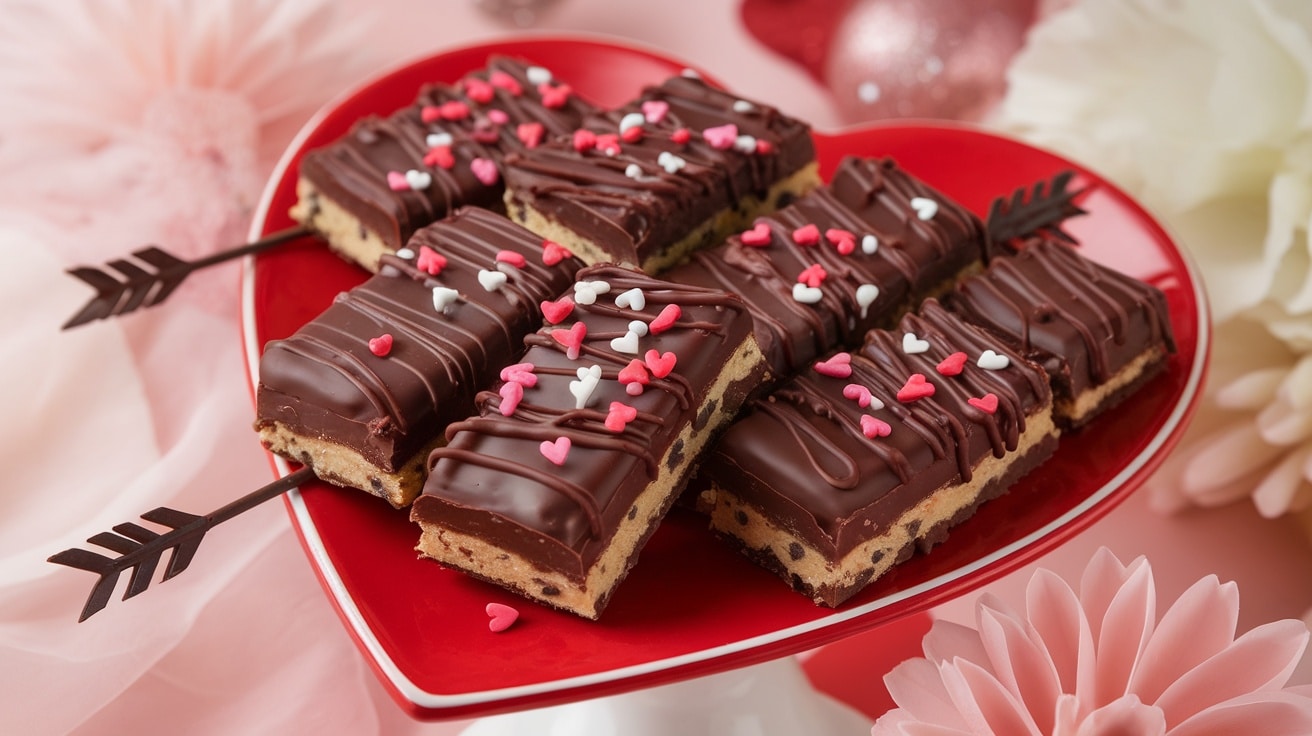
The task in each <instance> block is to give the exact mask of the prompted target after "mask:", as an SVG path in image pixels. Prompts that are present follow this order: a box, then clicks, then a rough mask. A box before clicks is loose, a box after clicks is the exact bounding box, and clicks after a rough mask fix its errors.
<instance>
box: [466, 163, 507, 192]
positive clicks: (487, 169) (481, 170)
mask: <svg viewBox="0 0 1312 736" xmlns="http://www.w3.org/2000/svg"><path fill="white" fill-rule="evenodd" d="M469 170H470V171H472V172H473V173H474V178H475V179H478V180H479V181H480V182H482V183H483V184H484V185H486V186H489V187H490V186H492V185H493V184H496V183H497V180H499V179H500V178H501V172H500V171H497V164H496V162H495V161H493V160H492V159H490V158H476V159H474V160H473V161H470V162H469Z"/></svg>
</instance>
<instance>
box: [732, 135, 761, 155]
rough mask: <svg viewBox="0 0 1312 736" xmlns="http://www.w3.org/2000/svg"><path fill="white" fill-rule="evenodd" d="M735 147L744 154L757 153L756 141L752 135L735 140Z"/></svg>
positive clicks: (741, 136)
mask: <svg viewBox="0 0 1312 736" xmlns="http://www.w3.org/2000/svg"><path fill="white" fill-rule="evenodd" d="M733 147H734V148H735V149H736V150H739V151H742V152H743V153H753V152H755V151H756V139H755V138H753V137H752V136H750V135H740V136H738V137H737V138H734V139H733Z"/></svg>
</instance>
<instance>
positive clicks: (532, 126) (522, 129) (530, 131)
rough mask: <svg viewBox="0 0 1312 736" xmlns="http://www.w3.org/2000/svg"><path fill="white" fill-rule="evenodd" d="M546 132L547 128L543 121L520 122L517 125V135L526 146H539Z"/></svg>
mask: <svg viewBox="0 0 1312 736" xmlns="http://www.w3.org/2000/svg"><path fill="white" fill-rule="evenodd" d="M546 134H547V129H546V128H545V127H543V125H542V123H520V124H519V125H517V126H515V137H516V138H518V139H519V142H520V143H523V144H524V147H525V148H537V147H538V144H539V143H541V142H542V138H543V136H545V135H546Z"/></svg>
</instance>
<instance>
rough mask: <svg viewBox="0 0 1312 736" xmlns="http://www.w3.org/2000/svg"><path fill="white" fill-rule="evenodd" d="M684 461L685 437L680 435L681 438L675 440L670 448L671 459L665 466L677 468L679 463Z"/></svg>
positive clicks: (671, 468)
mask: <svg viewBox="0 0 1312 736" xmlns="http://www.w3.org/2000/svg"><path fill="white" fill-rule="evenodd" d="M682 462H683V438H682V437H680V438H679V439H677V440H675V441H674V446H672V447H671V448H670V459H669V460H668V461H666V463H665V466H666V467H668V468H669V469H670V470H674V469H675V468H677V467H679V464H680V463H682Z"/></svg>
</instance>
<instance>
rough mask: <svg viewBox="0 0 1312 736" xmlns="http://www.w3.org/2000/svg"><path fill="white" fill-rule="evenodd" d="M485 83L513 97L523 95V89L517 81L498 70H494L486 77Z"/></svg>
mask: <svg viewBox="0 0 1312 736" xmlns="http://www.w3.org/2000/svg"><path fill="white" fill-rule="evenodd" d="M487 81H488V82H489V83H491V85H492V86H493V87H497V88H499V89H504V90H505V91H507V92H509V93H510V94H511V95H512V96H514V97H519V96H520V95H521V94H523V93H524V88H523V87H521V86H520V85H519V80H518V79H515V78H514V77H512V76H510V75H509V74H507V73H506V72H503V71H501V70H500V69H494V70H493V71H492V73H491V74H489V75H487Z"/></svg>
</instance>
